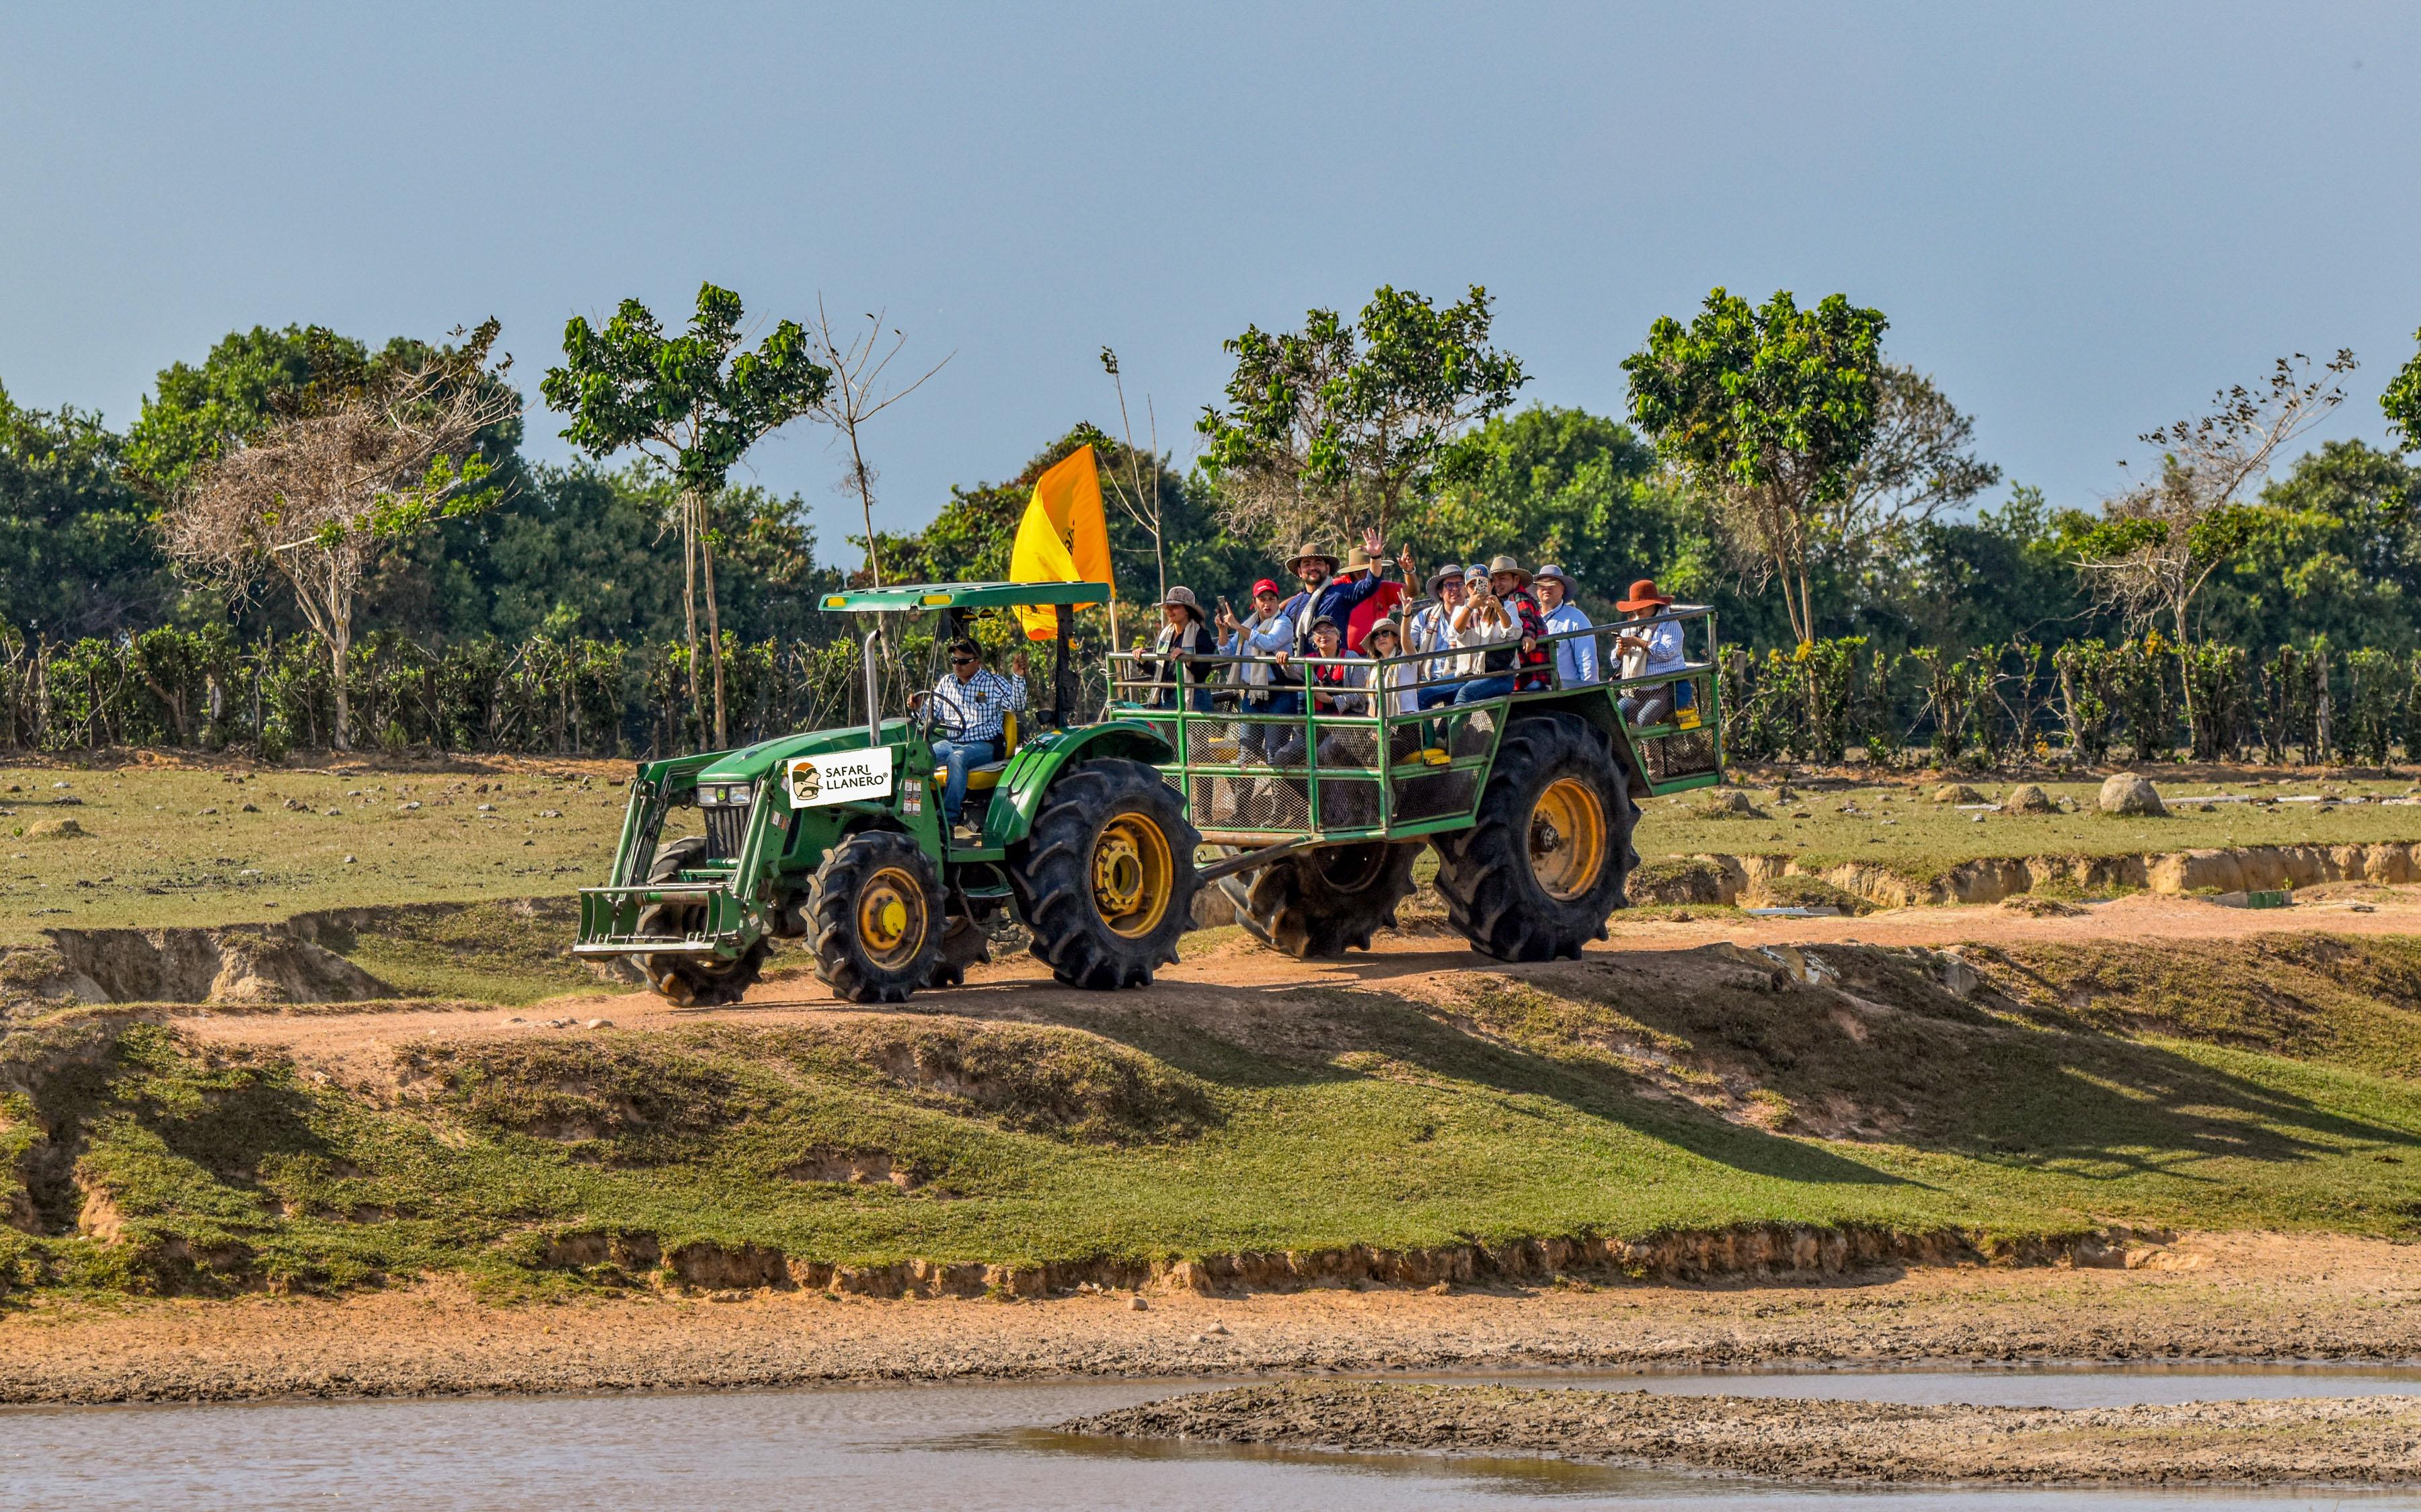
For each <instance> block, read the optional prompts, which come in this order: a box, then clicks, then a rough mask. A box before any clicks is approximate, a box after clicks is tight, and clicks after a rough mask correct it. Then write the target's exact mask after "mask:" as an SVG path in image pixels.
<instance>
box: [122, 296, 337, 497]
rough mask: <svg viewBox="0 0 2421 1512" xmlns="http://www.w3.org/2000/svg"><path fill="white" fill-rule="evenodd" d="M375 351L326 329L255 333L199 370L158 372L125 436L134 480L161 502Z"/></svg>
mask: <svg viewBox="0 0 2421 1512" xmlns="http://www.w3.org/2000/svg"><path fill="white" fill-rule="evenodd" d="M368 357H369V350H368V349H367V347H365V346H364V345H363V344H362V343H361V342H359V341H356V340H353V339H352V338H351V337H350V336H341V335H337V334H336V333H335V332H334V331H330V330H328V329H327V328H326V327H324V326H316V325H309V326H305V325H289V326H288V327H286V328H285V329H284V330H282V331H272V330H270V329H269V328H268V327H267V326H259V325H257V326H254V327H253V328H252V329H251V330H249V331H237V332H232V333H230V334H229V335H227V336H226V338H225V339H223V340H221V341H220V342H219V344H218V345H216V346H214V347H212V348H211V351H210V355H209V356H207V357H205V358H203V359H202V362H201V365H200V366H194V365H192V364H189V363H181V362H180V363H171V364H170V365H168V366H165V367H164V368H162V369H160V376H159V379H158V381H157V382H156V384H155V387H154V391H153V392H152V393H151V394H150V395H148V396H147V397H145V398H144V400H143V412H142V413H141V414H140V415H139V416H138V417H137V418H136V419H135V422H134V424H133V427H132V428H131V429H129V430H128V431H127V433H126V451H125V462H126V471H127V474H128V475H129V476H130V477H131V478H132V479H133V481H134V482H135V483H136V484H138V485H139V486H140V487H141V488H143V489H144V490H145V491H147V492H149V493H151V494H152V495H153V496H155V497H157V498H160V499H167V498H170V497H172V496H173V495H174V494H175V493H176V491H178V490H179V489H180V488H182V487H183V486H184V484H185V482H186V480H187V479H188V478H189V477H190V476H191V475H192V474H193V471H194V469H195V468H196V467H200V466H202V465H204V464H206V463H209V462H211V461H214V460H217V459H218V457H219V455H220V453H222V452H224V451H226V448H227V447H228V446H229V445H231V444H234V443H236V442H238V441H241V440H242V439H243V438H244V437H246V436H249V435H251V434H252V433H253V432H255V431H257V430H258V429H260V428H261V427H263V426H265V425H267V424H269V422H270V421H271V420H273V418H275V417H276V414H277V413H278V410H279V407H280V406H281V405H283V404H288V403H290V402H292V400H293V398H294V397H295V396H297V395H300V394H302V393H304V392H305V391H306V390H308V389H310V388H311V387H312V386H313V383H314V382H315V381H318V380H322V379H324V378H325V377H326V376H327V372H326V369H327V368H328V366H330V365H331V364H335V365H337V366H346V365H351V364H358V363H362V362H366V361H367V360H368Z"/></svg>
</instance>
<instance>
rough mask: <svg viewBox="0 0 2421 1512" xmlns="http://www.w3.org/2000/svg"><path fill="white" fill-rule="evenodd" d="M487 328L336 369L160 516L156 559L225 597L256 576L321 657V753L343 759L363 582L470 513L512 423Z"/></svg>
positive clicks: (504, 366) (491, 328) (506, 363)
mask: <svg viewBox="0 0 2421 1512" xmlns="http://www.w3.org/2000/svg"><path fill="white" fill-rule="evenodd" d="M496 331H497V325H496V322H495V321H494V320H489V321H488V322H487V323H485V324H484V325H481V326H480V327H479V328H478V329H477V330H476V331H473V332H470V333H468V334H467V335H466V334H465V333H464V332H462V331H461V330H459V329H458V330H456V331H454V332H453V333H451V335H453V336H454V337H456V338H457V339H458V341H459V343H460V344H459V345H457V346H454V347H452V348H448V349H443V350H440V351H436V352H434V353H430V354H425V355H422V356H419V357H417V358H412V359H394V360H388V359H380V360H375V361H372V362H369V363H367V364H363V365H360V366H356V367H353V368H351V370H343V369H339V371H338V372H336V374H335V375H334V376H332V377H331V378H330V379H328V380H326V381H324V382H321V383H319V384H316V385H315V386H314V388H313V389H311V390H309V391H307V392H306V393H305V395H303V396H302V397H300V398H299V399H297V400H295V401H293V402H292V403H291V405H290V408H289V413H286V414H285V415H283V416H282V417H281V418H279V419H276V420H273V421H272V422H271V423H270V424H269V425H268V426H266V427H264V428H263V429H261V430H259V431H258V432H257V433H255V434H254V435H253V436H251V437H250V438H248V439H247V440H245V441H244V442H242V444H238V445H236V446H234V447H232V448H230V449H229V450H228V451H226V453H225V454H224V455H222V456H221V457H219V458H218V459H217V460H215V461H212V462H211V463H209V464H208V465H207V466H205V467H203V468H202V469H200V470H199V471H197V472H196V473H195V475H194V476H193V478H192V479H191V480H190V481H189V482H188V483H187V485H186V486H185V487H184V488H183V489H182V490H180V492H179V493H178V495H177V496H176V497H175V498H174V499H173V500H172V501H171V502H170V503H169V505H168V507H167V508H166V509H165V510H164V512H163V514H162V516H161V533H162V536H163V538H164V544H165V546H166V549H167V552H168V554H169V556H170V557H171V558H173V559H174V560H175V561H176V562H177V563H178V564H179V565H180V566H181V567H183V568H185V569H188V570H192V571H195V572H197V573H200V574H202V575H204V576H207V577H210V578H213V579H216V580H218V581H219V582H221V583H224V584H225V585H227V586H228V588H229V589H230V590H232V591H233V592H235V593H236V594H238V595H241V594H242V593H244V592H246V591H248V590H249V589H250V588H251V586H252V585H254V584H255V583H256V582H258V579H259V578H260V577H261V575H262V574H263V573H264V572H271V573H274V574H275V575H276V576H278V577H280V578H283V579H284V580H285V582H286V584H287V585H288V586H289V588H291V589H292V590H293V593H294V602H295V605H296V607H297V608H299V609H300V610H301V611H302V613H303V617H304V619H305V621H306V622H308V623H309V624H310V626H311V628H312V629H313V630H315V631H319V633H320V639H321V640H323V641H325V642H326V643H327V646H328V655H329V660H330V671H331V673H332V674H333V682H334V689H335V693H336V727H335V730H334V732H333V736H332V739H333V743H334V744H335V746H336V749H337V750H340V751H347V750H351V748H352V743H351V725H350V717H351V688H350V684H349V681H348V678H347V673H348V671H349V669H350V665H351V656H352V646H353V609H354V605H355V602H356V600H357V599H358V598H359V596H360V592H361V585H362V580H363V579H364V577H366V576H367V574H368V572H369V571H370V569H372V568H374V567H375V566H377V564H378V562H379V560H380V558H381V557H383V555H384V554H385V553H387V552H388V551H389V550H391V549H392V548H394V547H395V546H397V545H398V544H399V543H401V542H402V541H404V540H406V539H407V538H411V537H413V536H415V535H417V534H419V533H421V532H423V531H425V530H427V529H429V528H430V527H431V526H432V525H434V524H435V523H436V522H438V521H440V520H442V519H445V518H447V517H450V516H454V515H459V514H463V513H468V512H470V511H472V510H474V509H476V508H479V507H484V505H485V504H486V503H487V502H489V501H488V500H487V499H485V498H483V497H482V496H481V494H480V490H479V485H480V483H481V482H482V481H483V480H484V479H485V478H486V477H487V475H488V474H489V471H490V469H489V468H488V466H487V464H486V463H485V462H484V461H482V460H481V459H480V458H479V456H478V446H479V439H480V435H481V433H482V432H484V431H486V430H488V429H490V428H491V427H492V426H495V425H498V424H501V423H502V422H504V421H507V420H509V419H512V418H513V417H514V416H516V415H518V414H519V413H521V396H520V395H519V394H517V393H516V392H514V390H513V389H512V388H511V387H510V386H509V385H508V383H506V382H504V378H505V375H506V373H507V371H508V369H509V368H510V367H511V366H512V359H511V358H510V357H504V358H500V359H499V360H497V361H496V362H495V363H494V364H493V365H491V364H490V362H489V359H488V354H489V351H490V350H491V348H492V347H493V345H494V343H495V339H496Z"/></svg>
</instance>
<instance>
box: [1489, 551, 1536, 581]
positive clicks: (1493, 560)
mask: <svg viewBox="0 0 2421 1512" xmlns="http://www.w3.org/2000/svg"><path fill="white" fill-rule="evenodd" d="M1499 572H1510V573H1512V574H1513V575H1514V576H1515V577H1517V578H1520V579H1521V580H1522V585H1523V587H1525V588H1526V587H1528V586H1529V585H1530V574H1529V573H1527V572H1525V571H1523V569H1522V564H1521V563H1519V562H1517V561H1515V560H1514V559H1513V558H1512V557H1509V556H1492V557H1490V558H1489V560H1488V575H1489V576H1490V577H1494V576H1495V575H1496V574H1497V573H1499Z"/></svg>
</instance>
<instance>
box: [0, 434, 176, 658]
mask: <svg viewBox="0 0 2421 1512" xmlns="http://www.w3.org/2000/svg"><path fill="white" fill-rule="evenodd" d="M122 449H123V444H122V443H121V442H120V440H119V438H118V437H117V436H116V435H115V434H113V433H112V432H111V431H110V430H109V429H108V428H107V427H105V426H103V425H102V422H101V417H100V416H99V415H96V414H90V413H84V412H82V411H78V410H73V409H68V408H61V409H59V410H58V411H56V412H55V413H45V412H43V411H39V410H23V409H19V408H18V407H17V406H16V405H15V404H14V403H13V402H11V401H10V399H9V397H8V390H6V389H4V388H0V604H5V605H6V606H7V614H8V619H9V621H10V622H11V623H13V624H14V625H16V626H17V627H18V628H20V629H22V630H26V631H36V630H40V631H49V632H50V633H51V634H52V635H54V636H55V637H58V638H61V639H71V638H74V637H77V636H84V635H107V634H113V633H116V632H117V631H123V630H127V629H131V628H139V627H140V626H142V625H144V624H146V623H148V622H150V621H152V620H154V619H156V618H157V617H158V616H159V615H161V614H162V613H163V612H164V609H165V607H166V605H167V602H168V600H170V599H171V598H172V597H173V590H172V585H171V584H170V582H169V580H168V574H167V562H166V560H165V558H164V557H163V556H162V555H161V554H160V546H159V541H158V540H157V538H155V537H154V536H153V535H152V533H151V527H150V510H149V508H148V507H147V506H146V505H145V503H144V501H143V500H142V499H141V498H140V497H139V496H137V495H136V494H135V492H134V491H133V490H132V489H130V488H128V487H127V486H126V483H125V481H124V480H123V479H122V477H121V476H120V475H119V466H120V457H121V452H122Z"/></svg>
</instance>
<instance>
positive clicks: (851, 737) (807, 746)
mask: <svg viewBox="0 0 2421 1512" xmlns="http://www.w3.org/2000/svg"><path fill="white" fill-rule="evenodd" d="M882 743H883V744H885V745H888V746H891V747H894V748H895V749H896V748H898V747H902V746H907V745H910V744H913V743H914V731H913V730H912V729H911V728H910V727H909V724H908V722H907V721H906V720H904V719H886V720H884V721H883V722H882ZM865 749H866V726H865V725H846V726H844V727H842V728H840V729H833V730H812V731H809V732H808V733H806V734H804V735H782V736H776V737H775V738H774V739H773V740H759V741H758V742H757V743H756V744H755V745H751V746H745V747H742V749H740V750H737V751H726V752H725V753H723V754H722V755H721V756H716V757H715V758H714V759H713V760H711V761H710V762H709V763H707V765H706V766H705V767H704V768H702V769H700V771H699V772H698V774H697V780H698V781H699V782H701V783H708V782H764V781H766V780H768V779H769V778H773V777H778V776H780V775H781V772H782V770H783V763H785V762H787V761H789V759H790V758H791V757H792V756H822V755H826V754H829V753H832V752H836V751H863V750H865Z"/></svg>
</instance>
